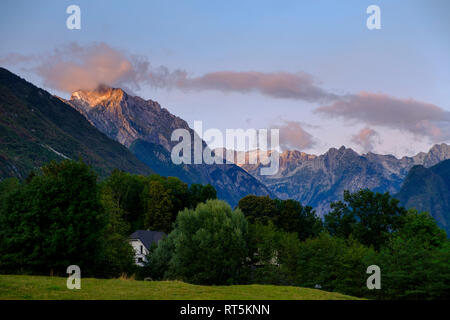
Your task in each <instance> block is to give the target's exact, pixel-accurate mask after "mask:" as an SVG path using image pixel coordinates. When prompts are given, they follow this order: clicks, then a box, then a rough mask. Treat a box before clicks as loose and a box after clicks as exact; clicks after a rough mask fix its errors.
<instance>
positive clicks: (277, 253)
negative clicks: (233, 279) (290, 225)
mask: <svg viewBox="0 0 450 320" xmlns="http://www.w3.org/2000/svg"><path fill="white" fill-rule="evenodd" d="M248 243H249V251H250V264H251V267H252V269H253V272H252V276H251V281H252V282H253V283H262V284H278V285H293V284H294V283H295V278H296V271H297V265H298V258H299V249H300V241H299V240H298V237H297V234H296V233H288V232H284V231H280V230H277V229H276V228H275V226H274V225H273V224H272V223H271V222H269V224H268V225H263V224H250V226H249V241H248Z"/></svg>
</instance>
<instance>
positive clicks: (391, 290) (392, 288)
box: [373, 235, 450, 300]
mask: <svg viewBox="0 0 450 320" xmlns="http://www.w3.org/2000/svg"><path fill="white" fill-rule="evenodd" d="M377 259H378V261H377V262H376V264H377V265H379V266H380V268H381V273H382V278H381V288H382V289H381V290H376V291H377V292H374V293H373V294H376V297H377V298H382V299H409V300H411V299H419V300H423V299H443V300H448V299H450V285H449V284H450V243H449V241H446V242H445V243H443V244H442V245H441V246H440V247H435V248H431V247H429V245H428V244H424V243H423V242H422V241H421V240H420V238H419V239H417V238H405V237H402V236H400V235H398V236H395V237H393V239H391V241H390V242H389V245H387V246H385V247H384V248H383V249H382V250H381V252H380V254H379V255H378V257H377Z"/></svg>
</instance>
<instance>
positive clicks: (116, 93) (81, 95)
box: [70, 85, 127, 107]
mask: <svg viewBox="0 0 450 320" xmlns="http://www.w3.org/2000/svg"><path fill="white" fill-rule="evenodd" d="M126 98H127V94H126V92H125V91H123V90H122V89H120V88H110V87H108V86H104V85H101V86H99V87H98V88H97V89H95V90H78V91H75V92H73V93H72V95H71V97H70V100H80V101H82V102H84V104H86V105H88V106H90V107H95V106H98V105H111V104H120V103H121V102H122V101H123V100H125V99H126Z"/></svg>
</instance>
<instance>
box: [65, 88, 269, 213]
mask: <svg viewBox="0 0 450 320" xmlns="http://www.w3.org/2000/svg"><path fill="white" fill-rule="evenodd" d="M67 103H68V104H70V105H71V106H72V107H73V108H74V109H76V110H77V111H78V112H80V113H81V114H82V115H84V116H85V117H86V119H88V120H89V122H91V123H92V124H93V125H94V126H95V127H96V128H97V129H99V130H100V131H101V132H103V133H105V134H106V135H107V136H108V137H110V138H111V139H114V140H116V141H118V142H120V143H121V144H123V145H124V146H126V147H128V148H129V149H130V150H131V151H132V152H133V153H134V154H135V155H136V156H137V157H138V158H139V159H140V160H141V161H142V162H144V163H145V164H147V165H148V166H149V167H150V168H152V169H153V170H154V171H155V172H157V173H159V174H162V175H167V176H175V177H179V178H180V179H182V180H183V181H185V182H187V183H203V184H205V183H210V184H211V185H213V186H214V187H215V188H216V190H217V194H218V197H219V198H221V199H224V200H226V201H228V202H229V203H230V204H231V205H236V204H237V202H238V201H239V200H240V199H241V198H242V197H244V196H246V195H247V194H256V195H267V194H271V193H270V191H269V190H268V189H267V187H266V186H265V185H264V184H263V183H261V182H260V181H258V180H257V179H256V178H254V177H253V176H252V175H250V174H249V173H247V172H246V171H245V170H243V169H241V168H240V167H238V166H236V165H235V164H233V163H230V164H212V165H207V164H181V165H175V164H173V162H172V160H171V150H172V147H173V146H174V145H176V144H178V142H173V141H171V135H172V132H173V131H174V130H176V129H186V130H188V131H189V133H190V134H191V137H194V135H195V132H194V130H192V129H191V128H190V127H189V125H188V124H187V123H186V121H184V120H183V119H181V118H179V117H177V116H175V115H173V114H171V113H170V112H169V111H168V110H167V109H165V108H162V107H161V106H160V104H159V103H157V102H155V101H152V100H144V99H142V98H140V97H137V96H132V95H129V94H127V93H126V92H125V91H123V90H122V89H119V88H109V87H105V86H101V87H99V88H98V89H96V90H92V91H86V90H80V91H76V92H74V93H72V96H71V98H70V100H68V101H67ZM202 145H203V147H206V143H205V142H204V141H202Z"/></svg>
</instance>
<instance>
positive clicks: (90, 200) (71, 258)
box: [0, 161, 107, 275]
mask: <svg viewBox="0 0 450 320" xmlns="http://www.w3.org/2000/svg"><path fill="white" fill-rule="evenodd" d="M96 179H97V176H96V174H95V173H93V172H92V170H91V169H90V168H89V167H88V166H87V165H86V164H84V163H82V162H73V161H62V162H61V163H56V162H52V163H50V164H49V165H47V166H45V167H43V168H42V174H39V175H36V176H34V177H33V179H32V180H31V181H30V182H29V183H28V184H24V185H22V186H21V187H20V188H17V190H16V191H14V192H12V193H10V194H9V195H8V196H7V199H6V200H5V201H4V204H3V206H2V208H1V214H0V225H1V226H2V227H1V231H0V232H1V235H0V239H1V240H0V243H1V244H0V246H1V247H0V249H1V254H0V256H1V257H2V258H1V262H0V264H1V267H0V268H1V269H2V270H3V271H4V272H34V273H47V274H48V273H49V272H51V271H52V272H54V273H56V274H60V275H62V274H65V271H66V268H67V266H69V265H71V264H76V265H79V266H80V267H81V269H82V270H83V273H84V274H86V275H89V274H91V275H92V274H93V273H95V272H96V271H98V270H96V268H97V265H96V263H97V260H98V259H99V258H100V256H101V241H99V239H100V240H101V239H102V235H103V232H104V229H105V227H106V223H107V219H105V215H104V214H103V208H102V205H101V203H100V199H99V195H98V188H97V184H96Z"/></svg>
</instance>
